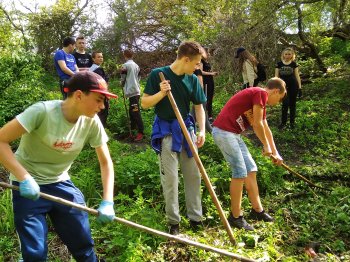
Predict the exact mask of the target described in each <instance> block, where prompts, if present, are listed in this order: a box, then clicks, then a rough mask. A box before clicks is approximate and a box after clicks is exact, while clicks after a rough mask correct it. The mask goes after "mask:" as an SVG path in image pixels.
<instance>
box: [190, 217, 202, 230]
mask: <svg viewBox="0 0 350 262" xmlns="http://www.w3.org/2000/svg"><path fill="white" fill-rule="evenodd" d="M190 227H191V229H192V230H193V231H197V230H198V229H200V227H203V223H202V221H194V220H190Z"/></svg>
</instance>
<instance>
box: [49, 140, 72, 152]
mask: <svg viewBox="0 0 350 262" xmlns="http://www.w3.org/2000/svg"><path fill="white" fill-rule="evenodd" d="M73 144H74V143H73V142H64V141H60V142H58V141H56V142H55V143H54V144H53V147H54V148H62V149H64V150H67V149H69V148H71V147H72V146H73Z"/></svg>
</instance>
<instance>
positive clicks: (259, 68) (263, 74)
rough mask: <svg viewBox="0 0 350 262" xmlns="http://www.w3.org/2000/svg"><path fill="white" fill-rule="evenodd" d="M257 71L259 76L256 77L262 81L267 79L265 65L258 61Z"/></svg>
mask: <svg viewBox="0 0 350 262" xmlns="http://www.w3.org/2000/svg"><path fill="white" fill-rule="evenodd" d="M256 68H257V71H256V75H257V76H258V77H257V78H256V79H257V81H258V82H262V81H265V80H266V70H265V66H264V65H263V64H261V63H258V64H257V65H256Z"/></svg>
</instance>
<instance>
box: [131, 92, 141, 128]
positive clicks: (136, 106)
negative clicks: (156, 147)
mask: <svg viewBox="0 0 350 262" xmlns="http://www.w3.org/2000/svg"><path fill="white" fill-rule="evenodd" d="M139 101H140V96H133V97H129V116H130V126H131V129H136V128H137V131H138V132H139V133H141V134H143V130H144V126H143V121H142V118H141V111H140V103H139Z"/></svg>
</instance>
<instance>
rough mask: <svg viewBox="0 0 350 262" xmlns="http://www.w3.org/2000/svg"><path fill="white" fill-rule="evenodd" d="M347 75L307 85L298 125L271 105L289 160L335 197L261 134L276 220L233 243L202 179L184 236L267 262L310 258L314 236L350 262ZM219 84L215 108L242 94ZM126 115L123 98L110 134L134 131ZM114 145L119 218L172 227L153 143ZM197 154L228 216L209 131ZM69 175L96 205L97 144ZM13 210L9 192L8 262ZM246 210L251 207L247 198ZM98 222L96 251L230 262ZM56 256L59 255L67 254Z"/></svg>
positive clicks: (223, 168)
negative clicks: (195, 219)
mask: <svg viewBox="0 0 350 262" xmlns="http://www.w3.org/2000/svg"><path fill="white" fill-rule="evenodd" d="M348 81H349V79H348V78H346V77H337V76H331V77H328V78H322V79H315V80H314V82H313V83H312V84H308V85H305V86H304V90H305V91H304V93H305V95H304V97H303V98H302V100H300V101H299V102H298V106H297V114H298V118H297V126H296V129H294V130H285V131H283V132H281V131H278V130H277V128H276V126H277V125H278V121H279V117H280V110H279V108H275V109H273V110H270V109H269V111H268V115H269V123H270V125H271V127H272V129H273V131H274V134H275V139H276V143H277V145H278V148H279V150H280V152H281V154H282V156H283V157H284V159H285V162H286V163H287V164H289V165H290V166H291V167H292V168H294V169H295V170H297V171H298V172H300V173H301V174H303V175H304V176H306V177H307V178H309V179H310V180H312V181H314V182H316V183H317V184H320V185H322V186H324V187H328V188H332V190H333V191H332V192H331V193H329V194H327V193H325V192H319V191H313V190H311V189H310V188H309V187H308V186H307V185H306V184H305V183H304V182H302V181H300V180H298V179H297V178H295V177H294V176H292V175H290V174H288V173H287V172H286V171H285V170H283V169H282V168H279V167H275V166H273V165H272V164H271V163H270V160H269V159H267V158H265V157H263V156H262V155H261V146H260V145H259V143H256V141H255V140H254V139H253V140H247V143H248V145H249V147H250V149H251V150H252V153H253V155H254V157H255V159H256V160H257V163H258V166H259V184H260V190H261V194H262V197H263V202H264V206H265V207H266V208H267V209H268V210H269V212H271V213H272V214H274V216H275V217H276V222H275V223H273V224H266V223H260V222H259V223H256V224H254V226H255V227H256V231H255V232H253V233H247V232H244V231H242V230H234V236H235V238H236V240H237V242H238V246H235V247H234V246H232V245H231V244H230V242H229V239H228V237H227V234H226V231H225V229H224V227H223V226H222V225H221V222H220V219H219V216H218V213H217V211H216V208H215V206H214V204H213V202H212V200H211V198H210V196H209V194H208V192H207V190H206V189H205V186H204V185H203V207H204V211H205V214H204V215H205V218H206V221H205V225H206V226H205V229H204V230H203V231H200V232H197V233H194V232H192V231H191V229H190V227H189V223H188V221H187V218H186V217H183V223H182V224H181V226H182V230H183V232H184V233H185V234H186V235H188V236H189V237H190V238H192V239H194V240H196V241H199V242H202V243H205V244H209V245H214V246H217V247H220V248H224V249H227V250H230V251H232V252H235V253H239V254H242V255H244V256H247V257H251V258H255V259H261V258H264V259H265V261H267V260H270V261H277V260H282V261H307V260H308V258H307V257H306V255H305V254H304V251H303V249H304V247H305V246H306V245H307V244H309V243H310V242H313V241H316V242H320V244H321V247H320V250H319V256H320V257H321V258H322V259H323V261H339V260H344V261H346V260H347V259H350V253H349V245H350V243H349V239H350V234H349V232H350V218H349V217H350V216H349V214H350V198H349V195H350V189H349V185H350V176H349V174H350V165H349V150H348V145H349V139H350V136H349V134H350V120H349V119H350V118H349V108H350V104H349V102H348V101H350V100H349V98H350V97H349V93H348V92H343V90H346V88H347V84H348ZM219 82H220V81H219ZM111 86H112V88H113V89H114V91H115V92H117V93H121V90H120V89H119V87H117V83H112V84H111ZM220 88H221V86H220V85H219V86H218V93H217V95H216V99H215V106H214V108H215V111H216V113H218V110H219V109H220V108H221V107H222V106H223V105H224V104H225V102H226V101H227V100H228V98H229V97H230V95H231V92H232V91H233V92H234V91H235V88H233V89H232V90H229V92H228V90H227V89H226V88H221V89H220ZM120 95H121V94H120ZM124 117H125V110H124V105H123V102H122V101H121V99H119V101H117V102H113V103H112V110H111V116H110V122H109V135H110V137H113V136H115V135H117V136H119V137H123V134H127V133H128V130H127V127H126V125H125V119H124ZM143 117H144V119H145V122H146V123H147V125H148V126H149V125H150V123H151V122H152V119H153V112H152V110H150V111H146V112H143ZM147 134H148V135H149V134H150V129H147ZM250 137H251V136H250ZM109 146H110V150H111V154H112V157H113V161H114V163H115V172H116V197H115V203H116V212H117V216H119V217H122V218H125V219H128V220H130V221H134V222H136V223H139V224H142V225H145V226H148V227H151V228H155V229H158V230H162V231H166V230H167V226H166V221H165V216H164V211H163V210H164V201H163V198H162V192H161V186H160V181H159V177H158V163H157V157H156V155H155V153H154V152H153V150H152V149H150V147H149V146H148V144H128V143H124V142H123V140H121V141H118V140H114V139H113V138H112V139H111V141H110V142H109ZM199 153H200V156H201V158H202V161H203V163H204V166H205V168H206V170H207V173H208V174H209V176H210V179H211V182H212V183H213V185H214V187H215V190H216V193H217V195H218V197H219V199H220V201H221V203H222V206H223V208H224V210H225V212H228V211H229V194H228V186H229V181H230V170H229V167H228V166H227V163H226V162H225V161H224V160H223V158H222V156H221V153H220V152H219V150H218V148H217V147H216V145H215V144H214V143H213V139H212V137H211V136H210V135H209V134H208V135H207V141H206V144H205V146H204V148H202V149H201V150H200V152H199ZM71 174H72V177H73V180H74V182H75V183H76V185H77V186H78V187H79V188H81V190H82V191H83V193H84V195H85V196H86V198H87V203H88V205H89V206H91V207H96V206H97V204H98V203H99V199H100V195H99V194H100V192H102V188H101V184H100V178H99V167H98V162H97V159H96V156H95V153H94V151H93V150H92V149H89V148H86V149H85V150H84V151H83V152H82V154H81V155H80V156H79V159H78V160H77V161H76V163H75V165H73V168H72V170H71ZM180 186H181V185H180ZM180 192H181V193H180V202H181V203H184V195H183V193H182V192H183V190H180ZM10 206H11V204H10V194H9V192H7V191H4V192H3V193H2V194H1V205H0V209H1V210H3V211H2V212H1V215H0V220H1V226H0V232H1V235H2V237H1V240H0V250H1V251H0V259H3V260H5V261H8V260H10V259H15V258H17V257H18V244H17V240H16V238H15V233H14V228H13V222H12V216H13V215H12V212H11V211H10V210H11V208H10ZM243 207H244V209H245V210H249V209H250V206H249V202H248V200H247V198H246V197H245V198H244V201H243ZM181 208H182V209H181V213H182V215H185V209H184V204H182V205H181ZM91 223H92V225H91V228H92V231H93V235H94V239H95V241H96V250H97V252H98V253H99V255H101V256H102V257H105V258H106V259H107V261H116V260H118V261H169V260H172V261H228V260H227V259H225V258H223V257H218V256H217V255H216V254H213V253H208V252H204V251H201V250H197V249H195V248H193V247H187V246H183V245H179V244H176V243H172V242H166V241H164V240H163V239H161V238H158V237H155V236H152V235H149V234H146V233H142V232H140V231H138V230H135V229H133V228H129V227H126V226H124V225H122V224H118V223H115V224H111V225H108V226H101V225H99V224H97V223H96V221H95V219H94V218H91ZM51 235H52V236H51V237H52V239H53V241H51V242H50V243H52V244H51V249H50V250H51V253H50V256H51V257H52V258H54V257H55V256H56V261H69V259H70V256H69V255H68V253H67V252H62V247H61V248H59V247H60V245H61V244H59V242H57V240H56V241H54V240H55V237H54V234H52V233H51ZM52 245H53V246H52ZM53 247H55V248H53ZM15 250H17V252H16V251H15ZM63 250H64V249H63ZM10 251H11V252H10ZM57 252H61V253H60V258H59V259H57Z"/></svg>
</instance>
